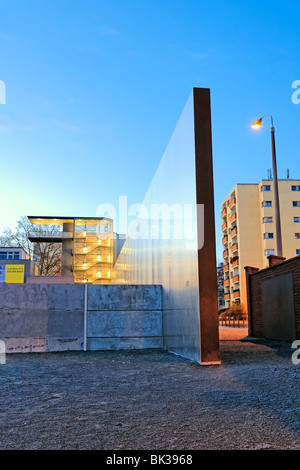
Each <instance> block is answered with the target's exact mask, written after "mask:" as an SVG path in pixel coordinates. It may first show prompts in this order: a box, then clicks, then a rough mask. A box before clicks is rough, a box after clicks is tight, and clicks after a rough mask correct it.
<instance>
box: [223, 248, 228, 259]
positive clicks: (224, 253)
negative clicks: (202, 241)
mask: <svg viewBox="0 0 300 470" xmlns="http://www.w3.org/2000/svg"><path fill="white" fill-rule="evenodd" d="M228 255H229V251H228V250H224V251H223V258H224V259H226V258H228Z"/></svg>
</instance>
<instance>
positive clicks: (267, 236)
mask: <svg viewBox="0 0 300 470" xmlns="http://www.w3.org/2000/svg"><path fill="white" fill-rule="evenodd" d="M264 238H265V239H266V238H274V233H265V234H264Z"/></svg>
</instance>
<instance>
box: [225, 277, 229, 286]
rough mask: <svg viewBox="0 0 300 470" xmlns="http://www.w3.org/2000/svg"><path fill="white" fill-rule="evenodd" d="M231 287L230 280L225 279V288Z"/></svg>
mask: <svg viewBox="0 0 300 470" xmlns="http://www.w3.org/2000/svg"><path fill="white" fill-rule="evenodd" d="M229 285H230V279H229V278H228V279H225V280H224V287H226V286H229Z"/></svg>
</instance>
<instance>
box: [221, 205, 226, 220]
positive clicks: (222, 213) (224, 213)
mask: <svg viewBox="0 0 300 470" xmlns="http://www.w3.org/2000/svg"><path fill="white" fill-rule="evenodd" d="M226 214H227V209H226V207H225V208H224V209H223V210H222V212H221V217H222V219H223V217H225V215H226Z"/></svg>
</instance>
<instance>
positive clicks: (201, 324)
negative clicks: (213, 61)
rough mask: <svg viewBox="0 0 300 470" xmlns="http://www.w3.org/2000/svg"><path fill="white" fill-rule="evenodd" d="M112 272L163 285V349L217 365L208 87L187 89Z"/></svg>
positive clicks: (119, 278)
mask: <svg viewBox="0 0 300 470" xmlns="http://www.w3.org/2000/svg"><path fill="white" fill-rule="evenodd" d="M158 208H159V209H160V211H157V209H158ZM168 211H169V212H168ZM170 214H171V216H170ZM115 267H116V272H117V273H118V276H117V277H116V278H115V282H117V283H118V282H125V283H132V284H134V283H137V284H161V285H162V286H163V337H164V347H165V348H167V349H168V350H169V351H171V352H174V353H176V354H179V355H182V356H184V357H187V358H189V359H192V360H195V361H198V362H200V363H203V364H205V363H211V362H219V361H220V357H219V340H218V304H217V279H216V254H215V230H214V196H213V174H212V149H211V116H210V92H209V90H208V89H194V90H193V91H192V93H191V95H190V97H189V99H188V102H187V104H186V106H185V108H184V110H183V113H182V115H181V117H180V119H179V122H178V124H177V126H176V128H175V131H174V133H173V135H172V137H171V140H170V142H169V145H168V147H167V149H166V151H165V153H164V155H163V157H162V159H161V161H160V164H159V166H158V169H157V171H156V173H155V175H154V177H153V180H152V182H151V185H150V187H149V189H148V192H147V194H146V196H145V199H144V201H143V204H142V207H141V210H140V214H139V217H138V218H137V219H136V221H135V222H134V223H133V224H132V225H131V230H130V231H129V235H128V238H127V240H126V242H125V244H124V246H123V249H122V251H121V253H120V256H119V258H118V260H117V263H116V266H115Z"/></svg>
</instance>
